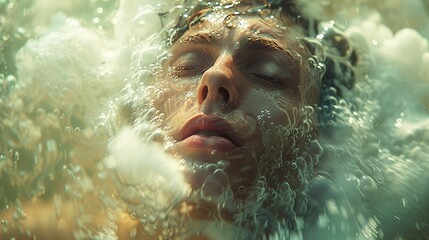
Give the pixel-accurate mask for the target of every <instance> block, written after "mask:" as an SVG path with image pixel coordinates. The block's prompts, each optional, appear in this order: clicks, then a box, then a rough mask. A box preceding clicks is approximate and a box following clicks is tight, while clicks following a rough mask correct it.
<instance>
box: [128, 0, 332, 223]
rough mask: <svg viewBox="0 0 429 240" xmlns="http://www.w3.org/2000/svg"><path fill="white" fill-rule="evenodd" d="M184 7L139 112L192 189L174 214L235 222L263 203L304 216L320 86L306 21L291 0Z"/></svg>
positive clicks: (279, 212)
mask: <svg viewBox="0 0 429 240" xmlns="http://www.w3.org/2000/svg"><path fill="white" fill-rule="evenodd" d="M187 9H188V10H187V11H185V12H184V13H183V14H182V15H181V17H180V18H179V20H178V21H177V25H176V27H175V28H174V29H173V31H170V33H172V34H170V35H169V37H168V39H167V40H166V45H167V54H166V57H163V58H162V59H163V60H162V61H161V62H160V63H159V66H158V69H159V70H158V71H157V72H156V73H155V74H154V78H153V81H152V85H151V86H150V87H149V88H148V89H150V90H149V91H148V92H149V96H150V98H151V101H150V104H149V105H150V108H151V110H150V113H151V114H149V115H145V116H146V117H147V116H149V117H150V118H152V119H156V121H153V122H154V123H155V124H156V125H157V127H158V128H159V129H162V132H163V133H164V135H163V137H162V138H161V141H162V142H163V143H164V144H165V145H166V146H167V152H169V153H171V154H172V155H174V156H176V157H177V158H178V161H179V162H180V164H181V171H182V172H183V175H184V176H185V180H186V182H187V183H188V184H189V186H190V189H191V193H190V194H189V196H188V198H187V199H186V200H185V202H184V203H183V204H182V205H181V206H180V210H179V212H180V213H181V214H183V215H186V216H190V217H191V218H193V219H208V218H210V219H213V218H221V219H223V220H226V221H228V222H232V221H235V222H239V223H240V224H241V225H244V224H248V223H246V222H249V219H253V220H256V219H257V218H259V217H261V216H262V217H264V214H263V212H264V211H265V210H267V209H268V211H269V212H271V214H272V218H275V219H281V218H293V217H294V215H295V214H296V213H299V214H304V213H305V210H306V209H307V202H308V201H307V196H306V184H307V183H308V180H309V179H310V178H311V177H312V173H313V168H314V161H315V157H314V156H311V149H310V148H311V147H310V145H311V142H312V141H313V140H314V139H315V137H316V136H317V127H316V125H317V119H318V116H317V112H318V110H317V109H318V106H319V104H320V99H321V95H322V94H323V92H324V91H323V90H322V86H323V84H322V82H321V79H322V75H323V74H324V69H323V64H319V62H318V61H319V58H321V57H322V56H319V55H317V54H319V53H316V51H317V50H316V48H317V47H315V46H316V45H317V44H315V46H312V45H311V44H310V43H309V33H308V31H307V26H308V23H307V22H306V21H303V20H302V18H300V16H298V15H296V14H295V13H296V11H295V10H296V9H295V8H294V5H293V4H292V3H291V2H290V1H284V2H281V3H277V4H274V3H266V2H257V1H242V2H233V3H224V2H222V3H213V2H208V3H199V4H196V5H194V6H191V7H189V8H187ZM134 111H136V110H134ZM140 111H141V110H140ZM296 199H300V200H296ZM298 201H299V202H300V203H297V202H298ZM264 209H265V210H264ZM258 216H259V217H258ZM265 217H267V216H265ZM253 220H251V221H253ZM251 221H250V222H251ZM257 221H259V220H257ZM252 224H254V225H255V224H257V223H255V222H253V223H251V224H250V225H252ZM261 224H262V222H261Z"/></svg>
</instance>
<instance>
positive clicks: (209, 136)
mask: <svg viewBox="0 0 429 240" xmlns="http://www.w3.org/2000/svg"><path fill="white" fill-rule="evenodd" d="M176 139H177V140H178V141H179V145H180V146H181V147H182V150H184V151H188V152H189V151H191V152H194V153H195V152H201V153H213V150H215V151H216V152H218V153H227V152H230V151H235V150H237V149H239V148H240V144H239V141H238V139H237V137H236V136H235V135H234V131H233V129H232V127H231V126H230V125H229V124H228V123H227V122H226V121H225V120H223V119H222V118H219V117H215V116H208V115H197V116H195V117H192V118H191V119H189V120H188V121H187V122H186V123H185V124H184V125H183V127H182V128H181V130H180V131H179V133H178V136H177V138H176Z"/></svg>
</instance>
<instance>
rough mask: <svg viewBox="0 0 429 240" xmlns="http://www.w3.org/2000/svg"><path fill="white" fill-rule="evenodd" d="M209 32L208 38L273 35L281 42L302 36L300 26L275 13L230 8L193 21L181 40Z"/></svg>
mask: <svg viewBox="0 0 429 240" xmlns="http://www.w3.org/2000/svg"><path fill="white" fill-rule="evenodd" d="M201 36H205V38H207V39H206V40H210V41H213V42H215V41H219V40H235V41H241V40H243V39H245V38H249V37H258V38H267V39H271V40H273V41H275V42H277V43H279V45H285V44H286V43H292V42H296V41H297V40H298V39H299V36H302V35H301V34H300V30H299V28H298V27H297V26H296V25H294V24H292V23H291V21H288V19H286V18H285V19H282V21H280V20H278V19H277V18H275V17H266V18H262V17H261V16H259V15H239V14H236V13H230V12H214V13H210V14H207V15H206V16H204V17H202V18H199V19H198V21H195V22H193V23H191V24H190V27H189V30H187V31H186V32H185V33H184V34H183V36H181V37H180V38H179V40H178V42H179V43H184V42H189V41H193V40H196V39H198V38H199V37H201Z"/></svg>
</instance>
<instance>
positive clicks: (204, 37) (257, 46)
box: [178, 32, 287, 52]
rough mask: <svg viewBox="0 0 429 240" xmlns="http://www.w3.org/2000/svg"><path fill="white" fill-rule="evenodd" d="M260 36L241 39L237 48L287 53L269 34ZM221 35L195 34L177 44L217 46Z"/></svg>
mask: <svg viewBox="0 0 429 240" xmlns="http://www.w3.org/2000/svg"><path fill="white" fill-rule="evenodd" d="M261 35H267V36H259V35H250V36H246V37H244V38H242V39H241V40H240V41H239V44H240V45H239V48H244V49H249V50H280V51H282V52H287V49H286V48H285V47H283V46H281V45H280V44H279V43H278V42H277V41H276V40H275V38H274V37H271V36H272V35H271V34H270V33H267V34H265V33H261ZM221 36H222V35H221V33H218V32H208V33H197V34H194V35H188V36H185V37H184V38H183V39H180V40H179V42H178V43H179V44H189V43H194V44H203V45H215V44H219V42H220V41H221Z"/></svg>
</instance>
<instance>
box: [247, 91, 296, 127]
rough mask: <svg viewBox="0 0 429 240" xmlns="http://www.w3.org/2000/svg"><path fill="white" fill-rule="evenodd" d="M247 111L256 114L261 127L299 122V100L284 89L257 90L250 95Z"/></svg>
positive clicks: (291, 124) (289, 124)
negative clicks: (250, 100)
mask: <svg viewBox="0 0 429 240" xmlns="http://www.w3.org/2000/svg"><path fill="white" fill-rule="evenodd" d="M248 99H252V102H251V103H249V104H246V105H247V106H248V109H247V111H248V112H249V113H251V114H252V115H254V116H255V117H256V119H257V121H258V124H259V125H260V126H261V128H271V127H274V126H293V125H296V124H297V122H298V118H299V117H298V115H299V108H300V107H299V105H300V104H299V101H297V100H296V98H295V97H294V96H292V94H287V93H285V92H284V91H266V90H262V89H261V90H255V91H253V93H252V94H250V95H249V96H248Z"/></svg>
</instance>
